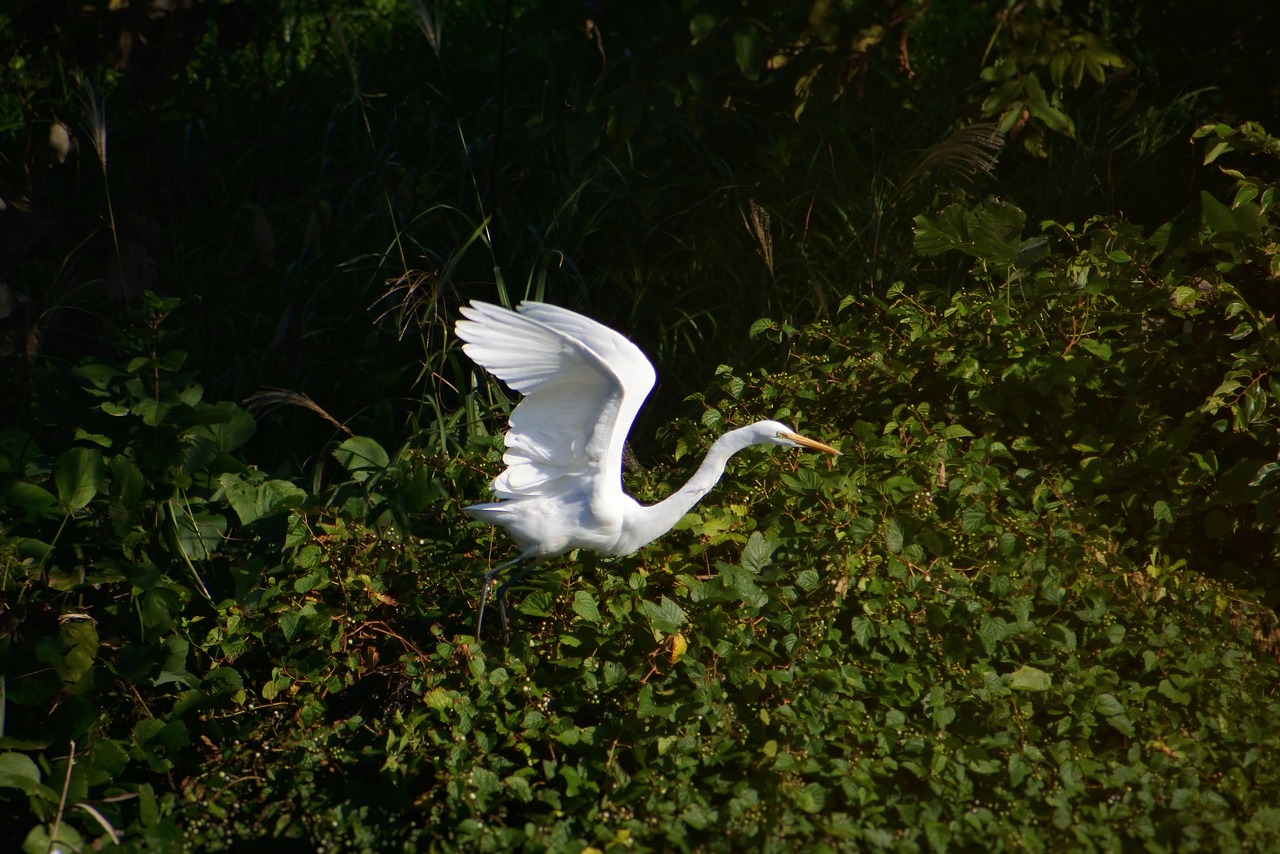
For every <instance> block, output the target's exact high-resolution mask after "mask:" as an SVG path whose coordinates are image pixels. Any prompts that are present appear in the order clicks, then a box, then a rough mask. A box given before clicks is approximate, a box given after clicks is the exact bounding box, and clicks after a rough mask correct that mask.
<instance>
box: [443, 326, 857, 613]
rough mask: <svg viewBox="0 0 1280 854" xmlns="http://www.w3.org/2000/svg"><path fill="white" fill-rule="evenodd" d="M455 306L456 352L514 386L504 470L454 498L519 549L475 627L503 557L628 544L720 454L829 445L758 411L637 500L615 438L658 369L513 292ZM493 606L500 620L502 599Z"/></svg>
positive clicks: (720, 465) (648, 532)
mask: <svg viewBox="0 0 1280 854" xmlns="http://www.w3.org/2000/svg"><path fill="white" fill-rule="evenodd" d="M462 315H463V318H464V319H462V320H459V321H458V323H457V326H456V329H457V333H458V337H459V338H461V339H462V340H463V341H464V342H465V343H464V345H463V348H462V349H463V351H464V352H465V353H466V354H467V355H468V356H470V357H471V358H472V359H473V360H474V361H475V362H476V363H477V364H478V365H480V366H482V367H484V368H486V369H487V370H488V371H489V372H490V373H492V374H493V375H494V376H496V377H497V378H498V379H500V380H502V381H503V382H505V383H506V384H507V385H508V386H510V387H511V388H512V389H514V390H516V391H518V392H520V393H521V394H523V395H524V399H523V400H521V401H520V403H519V405H518V406H516V408H515V410H514V411H513V412H512V413H511V425H510V429H509V430H508V431H507V434H506V437H505V444H506V453H504V454H503V457H502V461H503V462H504V463H506V465H507V468H506V469H505V470H503V472H502V473H501V474H499V475H498V476H497V477H496V478H494V481H493V492H494V494H495V496H496V497H497V499H498V500H497V501H494V502H490V503H487V504H474V505H472V506H470V507H466V508H464V510H465V512H466V513H468V514H469V515H471V516H474V517H475V518H477V519H481V520H483V521H485V522H489V523H490V524H493V525H498V526H500V527H503V528H505V529H506V530H507V532H508V534H510V536H511V538H512V539H513V540H515V542H516V545H518V546H519V547H520V549H521V552H520V554H519V555H518V556H517V557H516V558H515V559H514V560H512V561H509V562H507V563H505V564H502V565H501V566H498V567H495V568H494V569H491V570H489V571H488V572H487V573H485V588H484V592H483V593H482V594H481V601H480V620H479V625H478V626H477V628H476V634H477V636H478V635H479V634H480V628H481V627H482V626H483V621H484V604H485V599H486V598H487V595H488V589H489V585H490V584H491V583H492V581H493V578H494V577H495V576H496V575H497V573H498V572H500V571H501V570H502V569H504V568H506V567H508V566H510V565H512V564H513V563H516V562H518V561H521V560H531V561H532V562H533V563H532V564H531V565H530V567H529V568H531V567H532V565H536V564H537V563H538V562H541V561H543V560H546V559H548V558H551V557H555V556H556V555H561V554H564V553H565V552H568V551H571V550H573V549H581V548H585V549H590V550H592V551H595V552H600V553H601V554H606V555H627V554H631V553H632V552H634V551H636V550H637V549H639V548H640V547H641V546H643V545H645V544H646V543H650V542H652V541H653V540H655V539H657V538H658V537H660V536H662V534H664V533H666V532H667V531H669V530H670V529H671V528H672V527H673V526H674V525H675V524H676V523H677V522H679V521H680V519H681V518H682V517H683V516H684V515H685V513H687V512H688V511H689V510H690V508H692V507H693V505H694V504H696V503H697V502H698V500H699V499H701V498H702V496H704V495H706V494H707V492H708V491H709V490H710V489H711V488H712V487H713V486H715V484H716V483H717V482H718V481H719V480H720V477H721V475H722V474H724V468H725V464H726V463H727V462H728V460H729V458H730V457H732V456H733V455H734V454H736V453H737V452H738V451H741V450H742V449H743V448H747V447H749V446H751V445H758V444H773V445H785V446H790V447H809V448H813V449H815V450H820V451H825V452H827V453H831V454H838V453H839V452H838V451H837V450H836V449H834V448H832V447H829V446H827V445H824V444H822V443H821V442H815V441H813V440H812V439H806V438H805V437H803V436H800V435H799V434H797V433H795V432H794V431H793V430H792V429H791V428H790V427H787V426H786V425H785V424H781V423H779V422H777V421H761V422H758V423H756V424H752V425H750V426H748V427H742V428H739V429H737V430H732V431H730V432H728V433H726V434H724V435H723V436H721V437H720V438H719V439H717V440H716V442H715V443H714V444H713V445H712V446H711V449H710V450H709V451H708V452H707V456H706V458H705V459H704V460H703V462H702V465H701V466H700V467H699V468H698V471H697V472H696V473H695V474H694V475H693V477H692V478H690V479H689V481H688V483H686V484H685V485H684V486H683V487H681V488H680V489H678V490H677V491H676V492H674V493H672V494H671V495H670V496H668V497H667V498H666V499H665V500H664V501H661V502H659V503H657V504H654V505H651V506H644V505H641V504H640V503H638V502H637V501H636V500H635V499H633V498H632V497H631V496H629V495H627V494H626V493H625V492H623V491H622V454H623V445H624V444H625V442H626V438H627V433H628V431H629V430H630V429H631V424H632V422H633V421H634V420H635V417H636V413H638V412H639V411H640V406H641V404H643V403H644V400H645V398H646V397H648V395H649V391H650V390H651V389H652V388H653V384H654V380H655V379H656V377H655V374H654V371H653V366H652V365H651V364H650V363H649V360H648V359H646V358H645V356H644V354H643V353H641V352H640V349H639V348H638V347H636V346H635V345H634V344H632V343H631V342H630V341H628V340H627V339H626V338H624V337H623V336H621V335H619V334H618V333H617V332H614V331H613V330H612V329H609V328H608V327H606V326H603V325H601V324H599V323H597V322H595V321H594V320H591V319H589V318H586V317H583V316H582V315H580V314H576V313H574V312H572V311H569V310H567V309H563V308H558V307H556V306H553V305H547V304H545V303H537V302H523V303H521V304H520V305H519V306H518V307H517V310H516V311H511V310H510V309H506V308H501V307H499V306H495V305H489V304H487V303H481V302H473V303H471V305H468V306H463V307H462ZM527 571H528V568H526V569H525V572H527ZM523 574H524V573H523V572H522V573H520V575H523ZM518 577H520V576H519V575H518V576H516V578H518ZM514 580H516V579H515V578H513V579H512V581H514ZM510 583H511V581H508V582H507V584H510ZM505 587H506V585H503V587H501V588H499V590H498V598H499V604H502V592H503V589H505ZM503 616H504V622H505V608H504V609H503Z"/></svg>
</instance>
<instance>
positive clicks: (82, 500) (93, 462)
mask: <svg viewBox="0 0 1280 854" xmlns="http://www.w3.org/2000/svg"><path fill="white" fill-rule="evenodd" d="M102 479H103V465H102V451H100V450H99V449H97V448H70V449H69V450H67V451H66V452H64V453H63V454H62V456H60V457H58V462H57V464H56V465H55V466H54V469H53V482H54V484H55V485H56V486H57V488H58V500H59V501H61V502H62V506H63V507H65V508H66V509H68V510H80V509H82V508H83V507H84V506H85V505H87V504H88V503H89V502H90V501H92V500H93V497H94V496H95V495H97V494H98V485H99V483H100V482H101V481H102Z"/></svg>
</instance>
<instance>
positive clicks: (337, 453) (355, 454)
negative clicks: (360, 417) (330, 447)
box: [333, 436, 391, 483]
mask: <svg viewBox="0 0 1280 854" xmlns="http://www.w3.org/2000/svg"><path fill="white" fill-rule="evenodd" d="M333 456H334V457H335V458H336V459H337V460H338V462H339V463H341V464H342V466H343V468H345V469H346V470H347V471H349V472H350V473H351V475H352V477H353V478H354V479H355V480H356V481H358V482H360V483H363V482H364V481H365V480H367V479H368V478H369V477H371V476H372V475H374V474H377V473H378V472H381V471H383V470H385V469H386V467H387V466H388V465H389V464H390V462H391V457H390V456H388V455H387V452H386V451H385V450H383V448H382V446H381V445H379V444H378V443H377V442H375V441H374V440H373V439H370V438H368V437H367V436H352V437H351V438H350V439H347V440H346V441H345V442H343V443H342V444H341V445H339V446H338V447H337V448H335V449H334V451H333Z"/></svg>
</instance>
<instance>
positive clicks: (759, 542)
mask: <svg viewBox="0 0 1280 854" xmlns="http://www.w3.org/2000/svg"><path fill="white" fill-rule="evenodd" d="M777 548H778V544H777V543H775V542H771V541H769V540H768V539H766V538H765V537H764V535H763V534H761V533H760V532H759V531H753V532H752V534H751V536H750V537H749V538H748V539H747V544H746V545H745V546H744V547H743V549H742V568H743V569H745V570H746V571H747V572H749V573H751V574H752V575H758V574H759V573H760V570H762V569H764V568H765V567H766V566H768V565H769V564H771V563H772V562H773V552H774V550H775V549H777Z"/></svg>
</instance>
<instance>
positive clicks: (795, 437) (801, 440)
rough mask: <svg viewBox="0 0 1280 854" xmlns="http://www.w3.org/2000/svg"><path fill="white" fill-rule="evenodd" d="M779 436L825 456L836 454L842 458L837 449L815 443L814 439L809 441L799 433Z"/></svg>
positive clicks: (780, 434)
mask: <svg viewBox="0 0 1280 854" xmlns="http://www.w3.org/2000/svg"><path fill="white" fill-rule="evenodd" d="M778 435H779V436H781V437H782V438H784V439H790V440H791V441H792V442H795V443H796V444H797V445H800V446H801V447H804V448H812V449H813V450H815V451H822V452H823V453H825V454H835V455H836V456H837V457H838V456H840V452H839V451H837V450H836V449H835V448H833V447H831V446H830V445H824V444H822V443H821V442H815V441H814V440H813V439H809V438H807V437H805V436H801V435H800V434H799V433H779V434H778Z"/></svg>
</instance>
